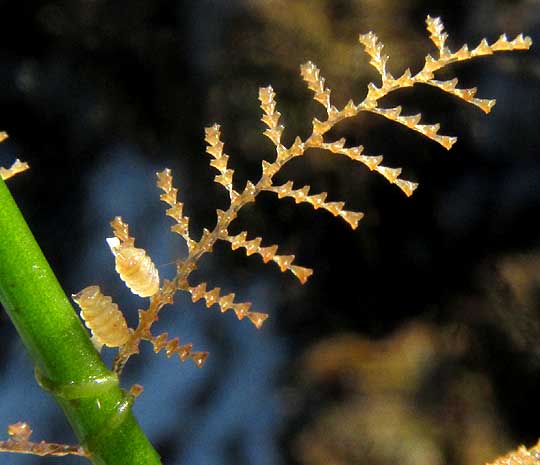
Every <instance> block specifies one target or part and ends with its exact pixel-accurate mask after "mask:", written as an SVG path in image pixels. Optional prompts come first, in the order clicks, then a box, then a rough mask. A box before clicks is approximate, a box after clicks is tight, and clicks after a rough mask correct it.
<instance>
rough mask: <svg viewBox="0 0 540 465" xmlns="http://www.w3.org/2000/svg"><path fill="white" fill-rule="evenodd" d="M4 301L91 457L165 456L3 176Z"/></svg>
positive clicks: (112, 462)
mask: <svg viewBox="0 0 540 465" xmlns="http://www.w3.org/2000/svg"><path fill="white" fill-rule="evenodd" d="M0 302H1V303H2V305H3V306H4V308H5V310H6V311H7V313H8V315H9V316H10V318H11V320H12V321H13V324H14V325H15V327H16V329H17V331H18V333H19V335H20V337H21V339H22V341H23V343H24V345H25V346H26V348H27V349H28V351H29V353H30V356H31V357H32V359H33V360H34V363H35V365H36V370H37V372H38V373H39V378H41V382H40V384H41V385H42V386H43V387H45V388H46V389H47V390H49V391H51V392H52V394H53V395H54V397H55V398H56V400H57V401H58V403H59V404H60V406H61V407H62V409H63V410H64V412H65V414H66V417H67V418H68V420H69V422H70V424H71V426H72V427H73V430H74V431H75V434H76V435H77V437H78V438H79V440H80V442H81V444H82V445H83V446H84V447H85V449H86V450H87V451H88V452H89V454H90V459H91V460H92V462H93V463H94V464H95V465H127V464H129V465H158V464H161V461H160V459H159V456H158V454H157V452H156V451H155V450H154V449H153V447H152V445H151V444H150V442H149V441H148V439H147V438H146V436H145V435H144V433H143V432H142V430H141V429H140V427H139V425H138V423H137V421H136V419H135V417H134V416H133V414H132V412H131V402H130V398H129V396H128V395H126V394H125V392H124V391H122V390H121V389H120V387H119V385H118V382H117V379H116V378H115V375H114V374H113V373H112V372H111V371H110V370H109V369H108V368H107V367H106V366H105V365H104V363H103V362H102V360H101V358H100V356H99V354H98V353H97V352H96V350H95V349H94V347H93V345H92V343H91V341H90V338H89V336H88V333H87V332H86V330H85V328H84V327H83V325H82V324H81V322H80V320H79V318H78V317H77V315H76V314H75V311H74V310H73V308H72V306H71V304H70V302H69V300H68V299H67V297H66V295H65V293H64V291H63V290H62V288H61V287H60V285H59V283H58V281H57V279H56V277H55V275H54V273H53V272H52V270H51V268H50V266H49V264H48V263H47V260H46V259H45V257H44V256H43V253H42V252H41V250H40V248H39V246H38V244H37V243H36V241H35V239H34V237H33V235H32V233H31V231H30V229H29V228H28V226H27V224H26V222H25V220H24V218H23V216H22V214H21V212H20V211H19V209H18V207H17V205H16V204H15V201H14V200H13V197H12V196H11V194H10V192H9V190H8V189H7V187H6V185H5V183H4V181H2V180H1V179H0ZM66 393H67V394H66Z"/></svg>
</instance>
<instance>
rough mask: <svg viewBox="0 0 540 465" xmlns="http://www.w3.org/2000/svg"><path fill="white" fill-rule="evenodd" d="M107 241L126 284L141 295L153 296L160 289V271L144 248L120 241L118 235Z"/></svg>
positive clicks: (117, 269) (118, 270)
mask: <svg viewBox="0 0 540 465" xmlns="http://www.w3.org/2000/svg"><path fill="white" fill-rule="evenodd" d="M107 243H108V244H109V247H110V248H111V251H112V253H113V254H114V257H115V268H116V271H117V272H118V274H119V275H120V279H122V281H124V283H126V286H127V287H128V288H129V289H130V290H131V292H133V293H134V294H137V295H138V296H141V297H150V296H153V295H154V294H155V293H156V292H157V291H158V290H159V273H158V270H157V268H156V265H154V263H153V262H152V259H151V258H150V257H149V256H148V255H147V254H146V251H145V250H144V249H138V248H136V247H133V246H132V245H124V244H122V243H120V241H119V239H118V238H116V237H112V238H108V239H107Z"/></svg>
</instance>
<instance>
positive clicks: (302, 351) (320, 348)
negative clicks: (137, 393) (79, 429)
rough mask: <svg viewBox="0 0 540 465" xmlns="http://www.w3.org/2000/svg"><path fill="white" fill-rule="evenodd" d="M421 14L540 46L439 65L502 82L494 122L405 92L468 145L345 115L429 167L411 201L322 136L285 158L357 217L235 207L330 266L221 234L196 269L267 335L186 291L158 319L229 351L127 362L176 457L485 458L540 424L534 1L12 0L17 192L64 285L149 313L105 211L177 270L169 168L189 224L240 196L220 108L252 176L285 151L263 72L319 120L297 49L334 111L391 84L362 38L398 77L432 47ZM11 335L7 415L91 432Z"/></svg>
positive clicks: (282, 100) (142, 407) (463, 34)
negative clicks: (249, 247) (245, 252)
mask: <svg viewBox="0 0 540 465" xmlns="http://www.w3.org/2000/svg"><path fill="white" fill-rule="evenodd" d="M427 14H430V15H432V16H437V15H441V16H442V18H443V21H444V22H445V25H446V27H447V30H448V32H449V33H450V42H449V43H450V46H451V48H456V47H458V46H461V44H462V43H464V42H468V43H469V44H471V45H476V44H477V43H478V42H479V41H480V39H481V38H483V37H487V38H488V39H490V41H493V40H495V39H496V38H497V37H498V35H499V34H500V33H502V32H507V33H508V35H509V36H510V37H514V36H515V35H516V34H517V33H519V32H524V33H526V34H528V35H530V36H531V37H532V38H533V42H535V44H534V45H533V48H532V50H531V51H530V52H525V53H512V54H507V55H504V54H501V55H497V56H493V57H487V58H484V59H479V60H477V61H473V62H470V63H468V62H466V63H462V64H458V65H454V66H453V67H452V68H451V70H449V71H445V72H444V73H442V76H441V77H445V76H447V77H452V76H453V75H458V77H459V79H460V82H461V83H463V84H464V86H465V87H469V86H474V85H478V87H479V93H478V96H479V97H481V98H496V99H497V105H496V107H495V108H494V110H493V112H492V114H491V115H490V116H489V117H486V116H485V115H484V114H483V113H481V112H480V111H479V110H478V109H476V108H473V107H469V106H467V105H465V104H464V103H463V102H461V101H457V100H455V99H452V98H451V97H449V96H446V95H441V94H440V93H437V92H435V90H433V89H424V88H415V89H407V90H403V91H400V92H399V93H396V95H391V96H389V97H388V98H387V103H388V105H391V104H394V103H399V104H401V105H403V106H404V108H405V109H406V110H408V113H415V112H417V111H422V112H423V115H424V121H426V122H430V123H431V122H441V126H442V129H443V130H441V132H442V133H444V134H449V135H457V136H459V141H458V143H457V144H456V145H455V147H454V149H453V150H452V151H451V152H450V153H447V152H446V151H445V150H444V149H442V148H441V147H439V146H438V145H436V144H435V143H432V142H431V141H429V140H427V139H424V138H422V137H421V136H419V135H418V134H416V133H412V132H410V131H407V130H405V129H404V128H401V127H397V126H396V125H395V124H393V123H391V122H389V121H386V120H382V119H381V118H377V117H376V116H373V115H362V116H361V117H359V118H357V119H355V120H354V121H347V122H344V123H341V124H340V125H339V126H338V127H336V128H335V129H334V130H333V131H332V133H331V134H330V137H329V138H333V137H336V138H337V137H341V136H346V137H347V138H348V140H349V143H350V144H354V145H357V144H364V145H365V147H366V152H367V153H369V154H377V153H383V154H384V155H385V158H386V160H387V162H388V163H387V164H389V165H390V166H404V178H406V179H411V180H414V181H419V182H420V187H419V189H418V190H417V192H416V193H415V195H414V196H413V197H412V198H411V199H406V198H405V197H404V196H403V195H402V194H401V192H400V191H399V190H398V189H397V188H395V187H394V186H389V185H388V184H387V183H386V182H385V181H384V180H383V179H382V177H380V176H374V175H368V174H369V173H368V172H367V170H365V169H364V168H363V167H361V166H356V165H355V164H353V163H352V162H350V161H349V160H340V159H337V158H335V157H332V159H330V158H328V157H325V156H324V154H323V153H317V152H314V153H311V154H309V155H308V156H306V157H303V158H302V159H300V160H294V161H293V162H291V164H290V166H287V168H286V169H285V170H284V173H283V176H284V177H290V178H291V179H295V180H296V182H297V183H298V184H299V185H301V184H303V183H308V184H311V185H312V186H313V191H322V190H324V191H328V192H329V200H346V201H347V204H348V206H349V207H350V208H351V209H353V210H354V209H356V210H362V211H365V212H366V217H365V219H364V220H363V221H362V222H361V226H360V227H359V229H358V230H357V231H355V232H352V231H350V230H349V229H348V228H347V226H346V225H345V224H342V222H340V221H337V220H335V219H334V218H332V217H331V216H330V215H327V214H326V213H325V212H322V213H321V212H313V210H312V209H311V207H309V206H303V205H301V206H296V205H294V204H293V203H292V201H291V202H288V201H279V202H278V201H277V200H276V199H275V198H273V197H272V196H270V195H268V196H265V195H262V196H261V198H260V199H259V201H258V202H257V203H256V205H254V206H251V207H249V208H246V211H243V212H242V214H241V215H240V217H239V219H238V220H237V222H236V223H235V227H237V228H238V230H240V228H242V229H246V228H247V229H248V230H250V231H252V232H253V234H255V233H256V234H260V235H262V236H263V238H265V240H266V241H267V243H274V242H275V243H278V244H280V246H281V248H280V250H282V251H283V252H285V253H294V254H296V256H297V262H298V263H299V264H301V265H305V266H311V267H313V268H314V269H315V274H314V276H313V277H312V278H311V280H310V281H309V282H308V284H306V285H305V286H300V285H299V284H298V283H297V282H296V280H294V279H293V278H291V277H290V276H286V275H282V274H280V273H279V271H277V268H275V267H266V266H262V264H261V263H260V261H258V260H257V259H253V260H252V259H251V258H246V257H244V256H242V254H237V253H232V252H231V251H230V250H229V249H228V248H227V247H225V246H223V247H217V248H216V251H215V253H214V254H212V256H210V257H208V258H207V259H206V260H205V261H204V263H203V266H202V267H201V269H200V270H199V271H198V272H197V273H198V275H199V277H201V279H204V280H208V281H209V282H210V283H211V284H212V285H217V286H221V287H222V288H223V289H224V290H227V291H234V292H236V293H237V296H238V297H239V298H241V299H242V300H251V301H252V302H253V303H254V309H255V310H260V311H268V312H269V313H270V314H271V319H270V320H269V321H268V322H267V324H266V325H265V327H264V329H263V330H262V331H256V330H255V329H253V328H252V327H251V326H250V325H249V323H247V322H244V321H242V322H238V321H236V320H235V318H234V316H233V315H231V314H226V315H220V314H219V312H217V311H216V310H214V309H212V310H205V309H203V308H202V306H200V305H193V304H191V303H190V302H189V300H188V299H187V298H186V297H185V296H179V297H178V299H177V303H176V304H175V306H174V308H171V309H168V310H166V311H164V312H163V314H162V315H163V317H162V320H161V321H160V323H159V326H160V327H161V328H163V329H164V330H165V329H166V330H167V331H169V333H170V334H173V335H176V334H178V335H180V337H181V338H182V340H183V341H185V342H193V344H194V347H195V348H196V350H209V351H210V352H211V354H210V358H209V360H208V361H207V364H206V366H205V367H204V368H203V369H202V370H197V369H196V368H195V367H194V366H193V365H190V364H188V363H185V364H183V365H180V364H179V363H178V362H177V361H174V360H171V361H166V360H164V358H163V357H161V356H160V357H156V356H154V355H153V354H151V353H150V351H149V350H148V348H146V350H143V353H142V354H141V356H140V357H139V358H138V359H133V360H131V361H130V362H129V364H128V367H127V370H126V374H125V379H124V383H125V385H126V386H129V384H130V383H133V382H138V383H141V384H143V385H144V386H145V388H146V389H145V392H144V394H143V395H142V397H141V398H139V399H138V401H137V404H136V407H135V409H136V413H137V415H138V417H139V418H140V421H141V423H142V425H143V427H144V429H145V430H146V431H148V433H149V436H150V438H151V440H152V441H153V442H154V443H155V444H156V446H157V448H158V450H159V451H160V453H161V454H162V456H163V458H164V463H166V464H168V465H172V464H178V465H180V464H182V465H206V464H209V465H210V464H212V465H229V464H230V465H232V464H234V465H239V464H246V465H248V464H249V465H258V464H261V465H263V464H264V465H278V464H292V465H300V464H302V465H303V464H306V465H308V464H309V465H319V464H321V465H323V464H324V465H333V464H336V465H356V464H359V463H362V464H373V465H386V464H395V463H402V464H411V465H412V464H415V465H423V464H426V465H427V464H430V465H437V464H443V463H444V464H456V465H473V464H476V465H478V464H480V463H483V462H485V461H487V460H490V459H493V458H495V456H497V455H498V454H502V453H503V452H505V451H506V450H508V449H509V448H513V447H514V445H515V444H516V443H520V442H525V443H527V444H529V445H530V444H531V443H532V442H535V441H536V440H537V439H538V437H540V423H539V421H538V418H539V416H540V408H539V407H538V403H537V402H536V398H537V397H536V394H537V392H538V389H539V388H540V346H539V343H538V341H539V339H540V281H539V280H540V226H539V222H537V221H535V220H536V218H537V216H538V211H539V209H540V157H539V156H538V150H537V147H538V145H539V132H538V130H537V123H536V119H537V114H538V108H539V104H540V60H539V55H538V51H537V49H538V45H537V44H538V41H539V40H538V36H539V31H540V2H539V1H538V0H514V1H511V0H477V1H475V2H469V1H462V0H461V1H452V2H444V1H436V0H432V1H429V2H428V1H427V0H402V1H398V0H334V1H330V0H313V1H307V0H229V1H223V0H222V1H218V0H214V1H210V0H198V1H186V0H184V1H173V0H171V1H158V0H132V1H130V2H124V1H111V0H70V1H67V0H66V1H60V0H58V1H32V0H22V1H18V2H12V1H7V0H6V1H1V2H0V23H1V24H0V38H1V40H0V79H1V85H0V103H1V111H0V129H2V130H6V131H8V133H9V134H10V136H11V137H10V139H9V140H8V141H6V142H5V143H3V144H2V146H0V164H2V165H7V164H9V163H10V162H11V161H12V160H13V159H14V158H15V156H19V157H20V158H22V159H23V160H27V161H28V162H30V164H31V167H32V170H31V171H30V172H28V173H26V174H24V175H21V176H19V177H18V178H16V179H14V180H13V181H11V182H10V187H11V189H12V191H13V193H14V195H15V196H16V198H17V200H18V202H19V204H20V206H21V208H22V210H23V212H24V214H25V216H26V218H27V221H28V222H29V224H30V226H31V228H32V230H33V231H34V233H35V235H36V237H37V239H38V242H39V243H40V244H41V246H42V248H43V250H44V252H45V254H46V256H47V257H48V258H49V260H50V262H51V264H52V266H53V268H54V269H55V271H56V272H57V275H58V277H59V279H60V281H61V283H62V284H63V286H64V289H65V290H66V292H67V293H68V294H72V293H75V292H77V291H79V290H80V289H82V288H83V287H85V286H87V285H90V284H99V285H101V286H102V288H103V290H104V292H105V293H107V294H109V295H113V296H114V298H115V300H116V301H117V302H118V303H119V304H120V306H121V307H122V308H123V309H124V310H125V312H126V313H127V317H128V320H130V321H131V322H132V323H133V322H134V321H135V319H136V310H137V308H139V307H140V306H142V305H143V303H142V302H141V301H140V300H139V299H137V298H135V297H133V296H131V295H130V294H129V291H127V290H126V289H125V288H124V287H123V284H122V283H121V282H120V281H119V279H118V277H117V276H116V275H115V272H114V269H113V259H112V256H111V254H110V252H109V251H108V249H107V246H106V244H105V241H104V238H105V237H107V236H109V235H110V230H109V226H108V222H109V221H110V220H111V219H112V218H113V217H114V216H115V215H122V216H123V217H124V219H125V220H126V221H127V222H129V224H130V226H131V228H132V232H133V233H134V234H135V236H136V237H137V239H138V243H139V244H140V245H141V246H143V247H145V248H147V250H148V251H149V252H150V254H151V255H152V256H153V257H154V261H155V262H156V263H158V264H159V265H160V273H161V274H162V276H171V275H172V274H173V273H174V266H171V265H170V263H171V262H172V261H174V259H175V258H176V257H178V256H180V255H182V254H183V253H184V252H185V246H184V245H183V244H182V243H181V242H180V241H179V239H178V238H176V237H174V236H173V235H172V234H170V233H168V226H169V225H170V222H169V221H168V220H167V219H166V218H165V216H164V214H163V209H164V207H163V205H161V204H160V202H159V196H158V192H157V190H156V189H155V188H154V172H155V171H157V170H159V169H162V168H163V167H165V166H167V167H170V168H171V169H173V173H174V174H175V179H176V184H177V185H178V187H179V188H180V196H181V198H182V199H183V200H184V201H185V203H186V207H185V211H186V213H187V214H188V215H189V216H190V217H192V227H193V228H194V230H195V231H199V232H200V231H202V228H203V227H209V226H212V225H213V222H214V211H215V209H216V208H220V207H223V206H224V205H226V195H224V192H223V191H222V189H221V186H218V185H216V184H215V183H213V182H212V179H213V176H214V172H213V170H212V169H211V168H210V167H209V166H208V156H207V155H206V154H205V153H204V150H205V147H204V142H203V128H204V127H205V126H208V125H210V124H212V123H214V122H219V123H220V124H221V125H222V130H223V137H224V141H225V151H226V152H227V153H229V154H230V155H231V162H230V163H231V167H232V168H234V169H235V170H236V172H237V178H236V179H237V182H238V186H243V184H244V182H245V180H246V179H248V178H249V179H252V178H256V177H257V176H258V175H259V170H260V163H261V160H262V159H265V158H266V159H270V158H271V157H272V153H273V149H272V146H271V144H270V142H269V141H267V140H266V139H265V138H264V137H263V136H262V135H261V131H262V123H260V121H259V118H260V110H259V108H258V101H257V92H258V87H259V86H263V85H267V84H272V85H273V86H274V89H275V90H276V92H277V94H278V105H279V110H280V111H281V112H282V113H283V121H284V122H285V125H286V131H285V134H284V137H285V140H286V141H292V140H293V138H294V136H295V135H297V134H298V135H300V136H306V135H307V132H308V130H309V127H310V122H311V119H312V116H313V115H315V116H316V115H320V114H321V113H320V112H321V110H320V108H319V107H318V105H317V104H315V103H314V102H313V101H312V100H311V94H310V92H308V91H307V89H306V88H305V85H304V83H303V82H302V81H301V79H300V78H299V76H298V74H299V73H298V66H299V64H300V63H303V62H305V61H307V60H313V61H314V62H315V63H316V64H317V65H318V66H319V67H320V68H321V71H322V74H323V75H324V76H325V77H326V78H327V83H328V85H329V87H330V88H331V89H332V90H333V94H332V95H333V96H335V99H336V102H337V103H340V104H341V103H344V102H345V101H346V100H347V99H348V98H350V97H352V98H353V99H354V100H355V101H357V102H358V101H360V100H361V98H362V97H363V96H364V94H365V92H366V85H367V82H369V81H370V80H376V78H377V76H376V74H375V73H374V71H373V70H372V69H371V67H370V66H369V65H368V59H367V58H366V57H365V56H364V55H363V52H362V49H361V47H360V46H359V45H358V44H357V34H358V33H361V32H367V31H368V30H373V31H375V32H376V33H377V34H378V35H379V37H380V38H381V40H382V41H383V42H384V43H385V45H386V49H385V50H386V52H387V53H389V54H390V57H391V61H390V65H389V66H390V70H391V71H393V72H395V73H398V72H399V71H402V70H403V68H405V67H407V66H410V67H411V68H412V69H413V70H415V69H418V67H419V66H420V65H421V63H422V61H423V57H424V55H425V54H426V53H428V52H430V51H431V45H430V41H429V39H428V38H427V34H426V33H425V30H424V19H425V16H426V15H427ZM0 340H1V341H2V344H1V347H0V395H1V398H2V401H1V402H0V423H1V424H2V425H6V426H7V424H8V423H14V422H16V421H19V420H25V421H28V422H30V423H31V425H32V427H33V429H34V431H35V436H36V439H37V438H44V439H47V440H51V441H73V440H74V439H73V436H72V434H71V433H70V431H69V426H68V425H67V424H66V421H65V419H64V418H63V416H62V414H61V412H59V410H58V408H57V407H56V406H55V404H54V403H53V402H52V400H51V399H49V398H48V396H47V395H46V394H45V393H43V392H41V391H40V390H39V388H38V387H37V386H36V385H35V383H34V381H33V375H32V366H31V363H30V361H29V360H28V359H27V357H26V355H25V353H24V351H23V350H22V347H21V343H20V342H19V340H18V339H17V337H16V335H15V333H14V330H13V328H12V326H11V324H10V323H9V321H8V320H7V317H6V315H5V314H4V313H0ZM105 356H106V357H108V358H109V359H110V357H111V354H110V353H105ZM0 462H1V463H10V464H13V465H17V464H38V463H40V464H42V463H51V464H53V463H54V464H57V463H58V464H60V463H85V462H84V461H82V460H78V459H67V460H64V459H43V458H39V459H38V458H33V457H18V456H17V457H16V456H7V455H6V456H2V457H1V458H0Z"/></svg>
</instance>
